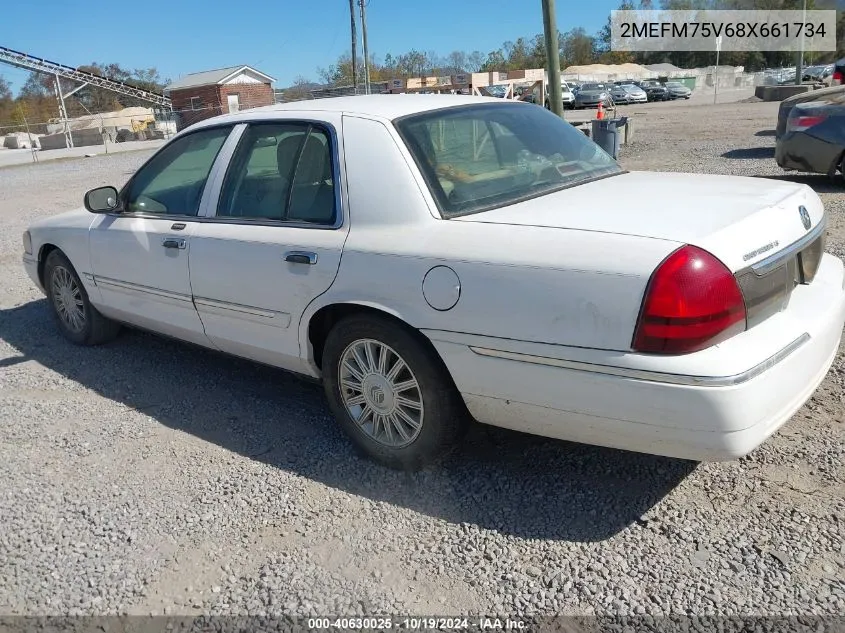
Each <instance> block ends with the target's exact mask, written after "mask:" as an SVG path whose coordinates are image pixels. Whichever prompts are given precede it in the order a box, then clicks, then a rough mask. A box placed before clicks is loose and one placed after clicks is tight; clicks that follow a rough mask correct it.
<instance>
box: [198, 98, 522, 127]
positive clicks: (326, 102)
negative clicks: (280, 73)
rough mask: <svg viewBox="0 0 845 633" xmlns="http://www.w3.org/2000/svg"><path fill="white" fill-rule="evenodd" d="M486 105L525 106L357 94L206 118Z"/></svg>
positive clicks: (389, 114) (395, 114) (394, 114)
mask: <svg viewBox="0 0 845 633" xmlns="http://www.w3.org/2000/svg"><path fill="white" fill-rule="evenodd" d="M485 103H491V104H492V103H495V104H502V103H523V102H520V101H511V100H510V99H506V100H502V99H498V98H496V97H477V96H472V95H439V94H411V93H400V94H378V95H357V96H351V97H329V98H327V99H311V100H307V101H291V102H289V103H277V104H275V105H270V106H263V107H260V108H250V109H248V110H241V111H240V112H238V113H236V114H228V115H223V116H218V117H214V118H213V119H206V120H205V121H203V123H204V122H206V121H213V122H214V123H215V124H220V123H228V122H233V123H236V122H238V121H239V120H241V119H246V118H254V115H255V114H258V113H266V114H267V115H268V116H267V118H270V119H272V118H274V117H273V116H272V115H273V113H276V112H278V113H279V114H280V115H283V114H284V113H286V112H340V113H343V114H361V115H366V116H374V117H379V118H383V119H389V120H393V119H398V118H400V117H403V116H408V115H411V114H419V113H421V112H429V111H431V110H440V109H442V108H449V107H458V106H462V105H479V104H485Z"/></svg>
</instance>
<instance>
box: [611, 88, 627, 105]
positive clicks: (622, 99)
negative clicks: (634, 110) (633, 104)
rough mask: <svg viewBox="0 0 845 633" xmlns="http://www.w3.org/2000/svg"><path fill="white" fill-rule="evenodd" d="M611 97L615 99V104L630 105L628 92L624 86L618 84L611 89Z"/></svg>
mask: <svg viewBox="0 0 845 633" xmlns="http://www.w3.org/2000/svg"><path fill="white" fill-rule="evenodd" d="M610 96H611V97H613V102H614V103H621V104H624V103H628V91H627V90H625V87H624V86H623V85H622V84H616V85H615V86H613V87H612V88H611V89H610Z"/></svg>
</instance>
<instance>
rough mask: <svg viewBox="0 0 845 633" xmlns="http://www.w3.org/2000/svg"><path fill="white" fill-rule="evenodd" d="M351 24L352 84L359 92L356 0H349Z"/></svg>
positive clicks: (356, 92) (356, 91)
mask: <svg viewBox="0 0 845 633" xmlns="http://www.w3.org/2000/svg"><path fill="white" fill-rule="evenodd" d="M349 24H350V26H351V28H352V85H353V86H355V94H358V29H356V28H355V0H349Z"/></svg>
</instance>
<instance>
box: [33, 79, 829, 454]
mask: <svg viewBox="0 0 845 633" xmlns="http://www.w3.org/2000/svg"><path fill="white" fill-rule="evenodd" d="M655 188H659V189H660V190H662V191H663V192H665V194H666V195H665V196H661V197H660V200H663V201H666V200H671V201H672V204H668V203H665V202H664V203H661V202H660V201H655V198H654V196H653V193H654V190H655ZM620 198H621V199H624V200H626V204H625V205H624V207H620V206H619V204H618V200H619V199H620ZM678 201H681V204H677V202H678ZM23 242H24V250H25V254H24V257H23V259H24V264H25V266H26V270H27V271H28V273H29V275H30V277H31V278H32V280H33V281H34V282H35V283H36V284H38V286H39V287H40V288H42V289H43V290H44V292H45V294H46V295H47V298H48V301H49V305H50V308H51V310H52V312H53V313H54V315H55V317H56V322H57V324H58V327H59V329H60V331H61V332H62V334H63V335H64V336H66V337H67V338H68V339H70V340H71V341H73V342H75V343H79V344H81V345H94V344H98V343H102V342H104V341H107V340H109V339H111V338H113V337H114V336H115V335H116V334H117V333H118V330H119V329H120V327H121V324H126V325H130V326H133V327H138V328H143V329H147V330H151V331H153V332H157V333H160V334H163V335H167V336H170V337H175V338H177V339H182V340H184V341H189V342H191V343H195V344H199V345H202V346H205V347H207V348H210V349H213V350H220V351H222V352H225V353H228V354H233V355H236V356H240V357H245V358H249V359H253V360H255V361H258V362H261V363H266V364H268V365H272V366H275V367H280V368H283V369H286V370H290V371H293V372H296V373H299V374H304V375H307V376H311V377H315V378H318V379H321V380H322V382H323V383H324V385H325V392H326V396H327V398H328V402H329V404H330V407H331V410H332V412H333V414H334V415H335V416H336V418H337V420H338V421H339V422H340V424H341V425H342V426H343V428H344V429H345V430H346V432H347V433H348V434H349V436H350V438H351V439H352V440H353V441H354V443H355V444H356V445H357V446H358V447H359V448H361V449H362V450H363V451H364V452H365V453H366V454H368V455H370V456H371V457H372V458H374V459H376V460H378V461H380V462H381V463H384V464H387V465H390V466H393V467H398V468H417V467H420V466H422V465H424V464H426V463H429V462H431V461H432V460H433V459H435V458H438V457H440V456H441V455H443V454H445V453H446V452H447V451H448V450H449V449H450V448H452V447H453V446H454V445H456V444H457V443H459V439H460V434H461V431H462V430H463V429H464V428H465V426H466V423H467V422H468V421H469V420H471V419H473V418H474V419H475V420H477V421H479V422H482V423H486V424H492V425H497V426H502V427H508V428H511V429H517V430H519V431H525V432H530V433H535V434H539V435H543V436H548V437H554V438H561V439H565V440H572V441H576V442H583V443H589V444H597V445H604V446H611V447H616V448H621V449H628V450H634V451H641V452H646V453H653V454H659V455H668V456H674V457H681V458H689V459H693V460H724V459H733V458H737V457H739V456H742V455H745V454H747V453H748V452H750V451H751V450H753V449H754V448H755V447H757V446H758V445H759V444H761V443H762V442H763V441H764V440H765V439H766V438H767V437H769V436H770V435H771V434H772V433H774V432H775V430H777V429H778V427H780V426H781V425H782V424H784V423H785V422H786V421H787V420H788V419H789V418H790V417H791V416H792V415H793V413H795V411H796V410H797V409H798V408H800V407H801V405H802V404H803V403H804V402H805V401H806V400H807V399H808V398H809V397H810V395H811V394H812V393H813V391H814V390H815V389H816V388H817V386H818V385H819V383H820V382H821V381H822V379H823V378H824V376H825V374H826V373H827V371H828V369H829V367H830V365H831V363H832V361H833V359H834V356H835V355H836V353H837V349H838V345H839V340H840V337H841V335H842V328H843V321H845V272H843V264H842V262H841V261H840V260H839V259H837V258H836V257H834V256H832V255H830V254H826V253H825V252H824V245H825V213H824V209H823V206H822V204H821V201H820V199H819V198H818V196H817V195H816V194H815V193H814V192H813V191H812V190H811V189H810V188H808V187H806V186H804V185H798V184H792V183H786V182H780V183H775V182H772V181H771V180H758V179H753V178H739V177H727V176H705V175H698V174H678V173H666V174H655V173H644V172H643V173H638V172H629V171H626V170H624V169H622V168H621V167H620V166H619V165H618V164H617V163H616V162H615V161H614V160H613V159H611V158H610V157H609V156H608V155H607V154H605V153H604V152H603V151H602V150H601V149H599V148H598V147H597V146H596V145H595V144H594V143H593V142H592V141H590V140H589V139H588V138H587V137H585V136H584V135H583V134H581V132H580V131H578V130H577V129H576V128H574V127H572V126H571V125H570V124H569V123H567V122H565V121H563V120H562V119H560V118H558V117H556V116H555V115H553V114H551V113H550V112H548V111H546V110H545V109H543V108H537V107H535V106H531V105H528V104H525V103H519V102H513V101H509V100H501V99H493V98H490V99H485V98H478V97H461V96H445V95H431V96H428V95H377V96H366V97H364V96H361V97H347V98H338V99H326V100H321V101H316V102H314V101H312V102H307V103H290V104H285V105H275V106H271V107H268V108H259V109H255V110H250V111H246V112H241V113H238V114H234V115H226V116H219V117H215V118H213V119H209V120H206V121H203V122H201V123H198V124H196V125H194V126H192V127H190V128H188V129H187V130H184V131H183V132H181V133H180V134H179V135H178V136H176V137H175V138H174V139H173V140H171V141H170V142H169V143H168V144H167V145H165V146H164V147H163V148H162V149H161V150H160V151H159V152H157V153H156V154H155V155H154V156H153V157H152V158H151V159H150V160H148V161H147V162H146V164H144V165H143V166H142V167H141V168H140V169H139V170H138V171H137V173H135V174H134V175H133V176H132V177H131V178H130V180H129V182H128V183H127V184H126V185H124V186H123V187H122V189H120V190H119V191H118V190H117V189H115V188H113V187H100V188H98V189H93V190H91V191H89V192H88V193H87V194H86V195H85V208H84V209H79V210H75V211H70V212H68V213H65V214H62V215H59V216H56V217H53V218H51V219H47V220H45V221H40V222H37V223H35V224H33V225H32V226H31V227H30V228H29V230H28V231H26V233H25V234H24V236H23ZM164 362H166V360H165V361H164Z"/></svg>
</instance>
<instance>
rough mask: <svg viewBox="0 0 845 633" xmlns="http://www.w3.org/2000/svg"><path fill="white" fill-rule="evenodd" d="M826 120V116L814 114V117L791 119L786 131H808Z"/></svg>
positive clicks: (787, 123) (787, 121)
mask: <svg viewBox="0 0 845 633" xmlns="http://www.w3.org/2000/svg"><path fill="white" fill-rule="evenodd" d="M826 118H827V117H826V116H824V115H820V114H814V115H812V116H796V117H789V118H788V119H787V120H786V131H787V132H801V131H803V130H808V129H810V128H811V127H813V126H814V125H818V124H819V123H821V122H822V121H824V120H825V119H826Z"/></svg>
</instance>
